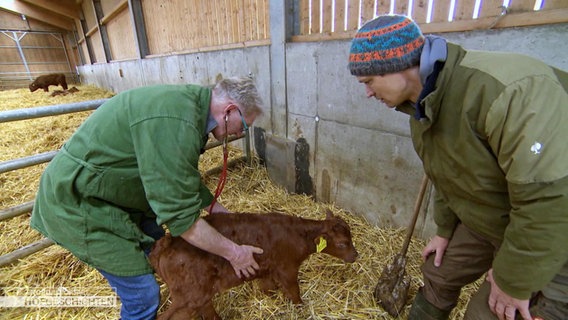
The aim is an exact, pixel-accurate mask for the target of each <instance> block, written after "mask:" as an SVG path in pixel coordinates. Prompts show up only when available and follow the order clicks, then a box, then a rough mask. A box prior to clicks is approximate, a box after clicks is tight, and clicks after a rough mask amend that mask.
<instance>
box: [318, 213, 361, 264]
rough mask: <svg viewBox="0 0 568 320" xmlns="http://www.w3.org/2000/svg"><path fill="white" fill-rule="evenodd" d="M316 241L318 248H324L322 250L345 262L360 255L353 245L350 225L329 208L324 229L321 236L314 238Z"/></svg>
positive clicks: (351, 260) (353, 259)
mask: <svg viewBox="0 0 568 320" xmlns="http://www.w3.org/2000/svg"><path fill="white" fill-rule="evenodd" d="M322 239H323V240H322ZM324 240H325V241H324ZM314 242H315V243H316V246H317V247H318V248H322V250H321V252H323V253H327V254H329V255H332V256H334V257H337V258H339V259H342V260H343V261H345V262H354V261H355V259H357V256H358V255H359V253H357V250H356V249H355V246H354V245H353V241H352V239H351V230H350V228H349V225H348V224H347V223H346V222H345V221H344V220H343V219H341V218H340V217H336V216H334V215H333V213H332V212H331V211H329V210H328V211H327V217H326V219H325V220H324V230H323V232H322V234H321V236H319V237H317V238H316V239H314Z"/></svg>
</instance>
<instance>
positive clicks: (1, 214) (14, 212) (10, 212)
mask: <svg viewBox="0 0 568 320" xmlns="http://www.w3.org/2000/svg"><path fill="white" fill-rule="evenodd" d="M33 207H34V200H32V201H28V202H24V203H22V204H20V205H17V206H13V207H10V208H8V209H3V210H0V221H4V220H8V219H11V218H14V217H17V216H19V215H22V214H24V213H27V212H31V211H32V208H33Z"/></svg>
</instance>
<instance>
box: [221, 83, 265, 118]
mask: <svg viewBox="0 0 568 320" xmlns="http://www.w3.org/2000/svg"><path fill="white" fill-rule="evenodd" d="M213 91H215V94H216V95H217V96H218V97H219V98H221V99H227V100H231V101H233V102H235V103H236V104H237V105H238V106H240V107H241V108H243V113H244V114H245V115H250V114H255V115H261V114H262V108H261V107H262V99H261V98H260V95H259V94H258V90H257V89H256V86H255V85H254V82H253V80H252V78H251V77H232V78H226V79H221V80H219V81H218V82H217V84H215V87H214V88H213Z"/></svg>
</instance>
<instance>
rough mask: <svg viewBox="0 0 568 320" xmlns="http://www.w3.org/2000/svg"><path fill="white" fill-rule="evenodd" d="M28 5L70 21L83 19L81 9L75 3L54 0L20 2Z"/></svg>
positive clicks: (25, 0)
mask: <svg viewBox="0 0 568 320" xmlns="http://www.w3.org/2000/svg"><path fill="white" fill-rule="evenodd" d="M20 1H23V2H27V3H28V4H31V5H34V6H37V7H40V8H42V9H45V10H49V11H51V12H53V13H56V14H60V15H62V16H65V17H67V18H69V19H81V15H80V12H81V10H80V7H79V6H78V5H77V4H76V2H75V1H61V0H60V1H53V0H20Z"/></svg>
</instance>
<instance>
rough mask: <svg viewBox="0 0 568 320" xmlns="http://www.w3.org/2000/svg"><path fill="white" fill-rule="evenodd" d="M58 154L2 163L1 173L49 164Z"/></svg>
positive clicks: (0, 163)
mask: <svg viewBox="0 0 568 320" xmlns="http://www.w3.org/2000/svg"><path fill="white" fill-rule="evenodd" d="M56 154H57V151H48V152H44V153H40V154H36V155H33V156H28V157H24V158H18V159H14V160H8V161H4V162H0V173H4V172H8V171H12V170H16V169H22V168H26V167H31V166H34V165H36V164H40V163H44V162H49V161H51V159H53V157H55V155H56Z"/></svg>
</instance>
